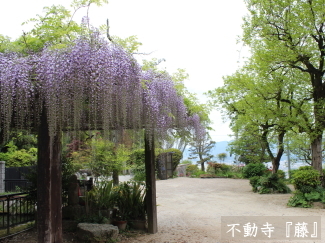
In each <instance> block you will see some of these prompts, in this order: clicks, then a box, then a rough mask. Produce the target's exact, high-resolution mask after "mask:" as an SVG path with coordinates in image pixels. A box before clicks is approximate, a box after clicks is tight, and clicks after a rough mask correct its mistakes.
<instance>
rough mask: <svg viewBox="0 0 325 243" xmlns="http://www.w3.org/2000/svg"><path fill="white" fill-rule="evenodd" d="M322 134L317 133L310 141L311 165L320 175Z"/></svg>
mask: <svg viewBox="0 0 325 243" xmlns="http://www.w3.org/2000/svg"><path fill="white" fill-rule="evenodd" d="M322 138H323V136H322V135H318V136H317V137H316V138H314V139H313V140H312V142H311V155H312V161H311V165H312V167H313V168H314V169H315V170H318V171H319V172H320V173H321V175H322V174H323V171H322Z"/></svg>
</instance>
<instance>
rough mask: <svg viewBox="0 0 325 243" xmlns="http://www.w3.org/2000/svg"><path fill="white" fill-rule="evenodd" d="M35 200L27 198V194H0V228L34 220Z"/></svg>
mask: <svg viewBox="0 0 325 243" xmlns="http://www.w3.org/2000/svg"><path fill="white" fill-rule="evenodd" d="M35 212H36V210H35V201H33V200H30V199H29V198H28V194H26V193H24V192H22V193H15V194H7V195H2V196H0V229H7V235H8V234H10V227H13V226H16V225H19V224H24V223H27V222H30V221H33V220H35Z"/></svg>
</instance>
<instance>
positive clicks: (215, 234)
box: [127, 177, 325, 243]
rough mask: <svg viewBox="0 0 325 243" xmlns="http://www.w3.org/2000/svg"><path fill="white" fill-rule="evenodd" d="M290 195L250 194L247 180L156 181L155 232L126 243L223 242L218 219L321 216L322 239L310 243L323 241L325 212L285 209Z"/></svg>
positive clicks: (324, 240)
mask: <svg viewBox="0 0 325 243" xmlns="http://www.w3.org/2000/svg"><path fill="white" fill-rule="evenodd" d="M290 196H291V195H290V194H264V195H261V194H256V193H253V192H252V190H251V186H250V185H249V181H248V180H241V179H236V180H235V179H221V178H214V179H199V178H185V177H179V178H175V179H169V180H162V181H157V204H158V233H157V234H153V235H145V236H140V237H137V238H135V239H133V240H128V241H127V242H129V243H131V242H132V243H135V242H137V243H138V242H147V243H149V242H150V243H164V242H166V243H167V242H168V243H171V242H177V243H192V242H193V243H194V242H199V243H202V242H208V243H215V242H222V243H224V241H221V236H220V232H221V216H322V221H323V223H322V232H323V238H322V239H323V240H322V241H310V242H325V220H324V219H325V209H310V208H307V209H305V208H290V207H287V206H286V204H287V202H288V199H289V198H290ZM233 242H235V241H233ZM238 242H239V241H238ZM256 242H257V241H256ZM259 242H261V241H259ZM268 242H272V241H268ZM274 242H275V241H274ZM278 242H280V241H278ZM282 242H284V241H282ZM291 242H293V241H291ZM298 242H308V241H298Z"/></svg>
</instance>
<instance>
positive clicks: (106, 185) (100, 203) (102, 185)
mask: <svg viewBox="0 0 325 243" xmlns="http://www.w3.org/2000/svg"><path fill="white" fill-rule="evenodd" d="M112 189H113V181H106V180H104V181H100V182H97V183H96V185H94V186H93V188H92V189H91V190H90V191H89V192H86V198H85V201H86V208H90V209H93V210H96V211H97V210H98V211H100V210H102V209H112V208H113V207H114V204H115V202H114V195H113V191H112ZM87 211H89V210H87Z"/></svg>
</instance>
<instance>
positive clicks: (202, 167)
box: [201, 162, 205, 171]
mask: <svg viewBox="0 0 325 243" xmlns="http://www.w3.org/2000/svg"><path fill="white" fill-rule="evenodd" d="M201 170H202V171H205V167H204V162H201Z"/></svg>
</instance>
